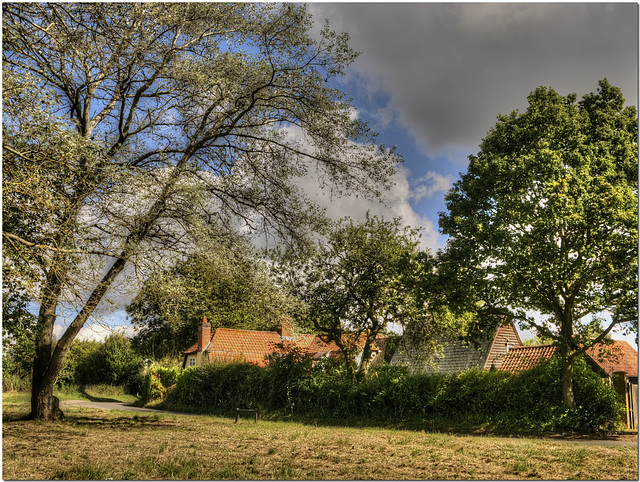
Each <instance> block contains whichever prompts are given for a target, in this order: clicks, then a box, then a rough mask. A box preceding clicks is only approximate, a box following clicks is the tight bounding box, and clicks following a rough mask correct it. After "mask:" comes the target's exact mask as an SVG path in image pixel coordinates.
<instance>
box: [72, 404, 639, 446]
mask: <svg viewBox="0 0 640 482" xmlns="http://www.w3.org/2000/svg"><path fill="white" fill-rule="evenodd" d="M60 406H61V408H64V407H84V408H96V409H100V410H124V411H128V412H153V413H167V414H171V415H190V416H195V415H198V414H193V413H183V412H170V411H168V410H156V409H153V408H142V407H134V406H133V404H132V403H130V402H127V403H123V402H90V401H89V400H64V401H62V402H60ZM466 436H468V437H473V435H466ZM545 439H546V440H550V441H553V442H560V443H579V444H584V445H598V446H604V447H637V446H638V434H637V433H636V434H624V435H611V436H609V437H606V438H590V437H588V436H581V435H566V436H565V435H556V436H552V437H545Z"/></svg>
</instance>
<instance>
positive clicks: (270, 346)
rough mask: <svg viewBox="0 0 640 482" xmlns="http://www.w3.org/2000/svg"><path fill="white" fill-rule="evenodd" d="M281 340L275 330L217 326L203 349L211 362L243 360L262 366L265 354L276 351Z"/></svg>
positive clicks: (265, 357) (264, 361) (264, 362)
mask: <svg viewBox="0 0 640 482" xmlns="http://www.w3.org/2000/svg"><path fill="white" fill-rule="evenodd" d="M281 342H282V339H281V338H280V335H278V333H276V332H275V331H252V330H234V329H231V328H217V329H216V330H215V331H214V332H213V335H212V336H211V342H210V343H209V344H208V345H207V346H206V347H205V351H207V352H209V360H211V361H212V362H214V361H224V362H230V361H244V362H247V363H254V364H256V365H258V366H264V365H266V359H267V356H268V355H270V354H272V353H274V352H276V351H277V345H278V343H281Z"/></svg>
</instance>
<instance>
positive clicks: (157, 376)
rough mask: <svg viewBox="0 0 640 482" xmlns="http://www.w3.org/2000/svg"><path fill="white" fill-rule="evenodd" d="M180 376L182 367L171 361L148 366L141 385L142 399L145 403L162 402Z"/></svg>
mask: <svg viewBox="0 0 640 482" xmlns="http://www.w3.org/2000/svg"><path fill="white" fill-rule="evenodd" d="M179 375H180V366H179V365H177V364H175V363H173V362H170V361H162V362H157V363H154V364H152V365H150V366H148V367H147V368H146V369H145V372H144V377H143V379H142V381H141V383H140V392H141V393H140V398H141V399H142V401H143V402H144V403H148V402H152V401H156V400H162V399H163V398H164V397H165V396H166V394H167V391H168V390H169V389H170V388H171V387H172V386H173V385H175V384H176V383H177V381H178V378H179ZM132 382H135V380H132Z"/></svg>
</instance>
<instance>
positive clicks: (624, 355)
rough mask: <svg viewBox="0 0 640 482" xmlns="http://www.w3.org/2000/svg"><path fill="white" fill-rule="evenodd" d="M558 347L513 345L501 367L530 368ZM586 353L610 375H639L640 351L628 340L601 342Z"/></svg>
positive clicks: (505, 369) (508, 368)
mask: <svg viewBox="0 0 640 482" xmlns="http://www.w3.org/2000/svg"><path fill="white" fill-rule="evenodd" d="M556 349H557V347H555V346H553V345H537V346H517V347H513V348H511V349H510V350H509V352H508V353H507V354H506V355H505V358H504V361H503V362H502V366H501V367H500V368H499V369H500V370H502V371H508V372H519V371H522V370H529V369H530V368H533V367H534V366H536V365H538V364H539V363H541V362H543V361H545V360H548V359H549V358H551V356H552V355H553V354H554V353H555V352H556ZM586 353H587V355H588V356H589V358H591V359H592V360H593V361H594V362H595V363H596V364H597V365H598V366H599V367H600V368H602V370H604V371H605V372H606V373H607V374H608V375H611V374H612V373H613V372H617V371H623V372H626V374H627V376H630V377H637V376H638V352H637V351H636V350H634V349H633V347H632V346H631V345H629V343H627V342H626V341H622V340H613V344H611V345H605V344H603V343H601V344H598V345H595V346H594V347H591V348H590V349H588V350H587V352H586Z"/></svg>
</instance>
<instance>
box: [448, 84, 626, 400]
mask: <svg viewBox="0 0 640 482" xmlns="http://www.w3.org/2000/svg"><path fill="white" fill-rule="evenodd" d="M528 101H529V105H528V108H527V110H526V111H525V112H523V113H520V112H518V111H514V112H512V113H511V114H509V115H501V116H499V118H498V122H497V123H496V125H495V126H494V127H493V128H492V129H491V130H490V131H489V133H488V134H487V136H486V137H485V138H484V139H483V141H482V143H481V145H480V152H479V153H478V154H477V155H476V156H470V157H469V167H468V170H467V172H466V173H465V174H463V175H462V177H461V179H460V180H459V181H458V182H457V183H456V184H455V185H454V187H453V188H452V189H451V191H450V192H449V193H448V194H447V196H446V203H447V209H448V212H447V213H441V214H440V227H441V229H442V232H443V233H444V234H446V235H449V240H448V242H447V247H446V254H445V256H444V258H443V259H444V260H445V261H444V262H443V265H442V276H443V279H444V280H445V281H444V282H445V283H448V284H449V285H450V286H451V288H452V290H451V291H452V292H453V293H455V295H454V296H452V298H451V300H452V301H453V303H454V304H458V305H459V306H465V307H467V308H468V307H472V308H473V309H475V310H477V311H479V312H480V313H482V314H484V315H490V316H485V317H484V319H485V320H490V322H491V323H495V320H497V319H500V318H501V319H513V318H515V319H518V320H520V321H521V322H522V323H523V325H524V327H525V328H533V329H535V330H537V332H538V334H539V335H540V336H543V337H545V338H551V339H553V340H554V341H555V343H556V344H558V346H559V352H560V354H561V357H562V359H563V367H564V368H563V397H564V400H565V402H566V403H567V405H568V406H570V407H574V406H575V400H574V397H573V392H572V389H571V386H572V383H571V370H572V363H573V360H574V359H575V357H576V356H578V355H579V354H580V353H581V352H583V351H584V350H585V349H586V348H588V347H589V346H591V345H593V344H594V343H597V342H598V341H601V340H603V339H604V338H605V337H606V335H607V334H608V333H610V332H611V330H612V329H613V328H614V327H615V326H622V327H625V326H626V327H627V328H630V329H635V330H637V316H638V315H637V287H638V278H637V271H638V255H637V248H638V229H637V218H638V144H637V139H638V130H637V126H638V120H637V112H636V109H635V108H634V107H632V106H628V107H625V106H624V98H623V96H622V93H621V91H620V89H618V88H616V87H614V86H612V85H610V84H609V83H608V82H607V81H606V80H603V81H601V82H600V83H599V88H598V91H597V92H596V93H590V94H586V95H585V96H584V97H583V98H582V100H580V101H578V100H577V96H576V95H575V94H570V95H568V96H566V97H565V96H562V95H560V94H558V93H557V92H555V91H554V90H553V89H550V88H544V87H540V88H538V89H536V90H535V92H532V93H531V95H530V96H529V98H528ZM532 312H539V313H541V314H542V315H543V316H546V318H544V320H543V321H540V320H539V319H536V318H535V317H534V316H531V313H532ZM605 319H608V321H607V322H606V323H605V325H604V326H603V327H601V323H602V322H603V321H604V320H605ZM479 328H482V326H481V325H479Z"/></svg>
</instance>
